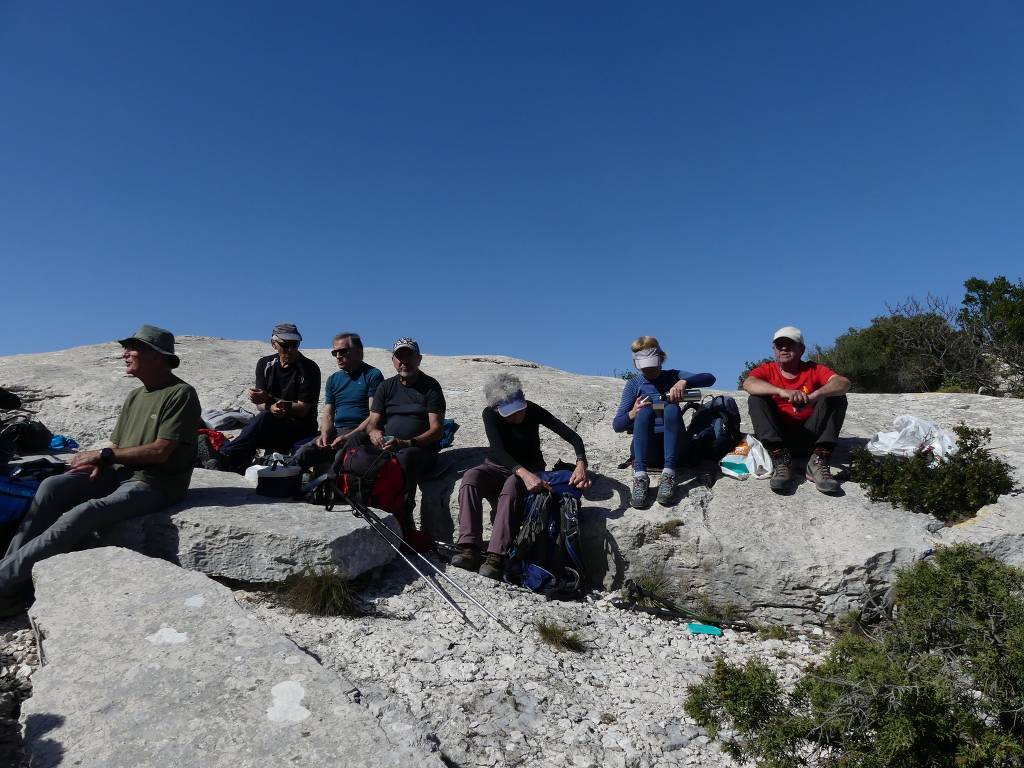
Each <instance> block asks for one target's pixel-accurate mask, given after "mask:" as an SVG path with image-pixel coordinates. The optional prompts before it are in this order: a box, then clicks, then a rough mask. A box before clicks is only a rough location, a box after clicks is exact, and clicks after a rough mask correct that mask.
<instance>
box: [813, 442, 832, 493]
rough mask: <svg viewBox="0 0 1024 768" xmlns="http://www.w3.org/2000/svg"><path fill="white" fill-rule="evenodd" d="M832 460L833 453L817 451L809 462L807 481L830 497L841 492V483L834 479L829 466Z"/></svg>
mask: <svg viewBox="0 0 1024 768" xmlns="http://www.w3.org/2000/svg"><path fill="white" fill-rule="evenodd" d="M831 458H832V454H831V452H829V451H818V450H816V451H815V452H814V453H812V454H811V458H810V459H809V460H808V462H807V481H808V482H810V483H814V487H815V488H817V489H818V490H819V491H821V492H822V493H827V494H830V495H831V494H836V493H838V492H839V481H838V480H836V479H835V478H834V477H832V472H831V471H830V470H829V466H828V465H829V461H830V460H831Z"/></svg>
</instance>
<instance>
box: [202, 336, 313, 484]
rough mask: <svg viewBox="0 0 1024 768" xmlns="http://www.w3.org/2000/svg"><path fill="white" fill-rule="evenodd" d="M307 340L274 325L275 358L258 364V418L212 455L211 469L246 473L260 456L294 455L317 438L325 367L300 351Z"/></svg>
mask: <svg viewBox="0 0 1024 768" xmlns="http://www.w3.org/2000/svg"><path fill="white" fill-rule="evenodd" d="M301 342H302V334H301V333H299V329H298V328H296V327H295V326H294V325H293V324H292V323H279V324H278V325H275V326H274V328H273V330H272V331H271V334H270V344H271V346H272V347H273V348H274V354H272V355H267V356H266V357H261V358H260V359H259V361H258V362H257V363H256V386H255V387H254V388H253V389H250V390H249V400H250V401H251V402H252V403H253V404H254V405H255V406H256V408H257V409H258V410H259V413H257V414H256V417H255V418H254V419H252V420H251V421H250V422H249V423H248V424H246V425H245V427H244V428H243V429H242V431H241V432H240V433H239V434H238V437H236V438H235V439H234V440H231V441H230V442H228V443H225V444H224V445H223V446H222V447H221V449H220V451H218V452H216V453H215V454H214V453H213V452H211V454H212V455H213V462H212V463H207V466H208V467H209V468H211V469H213V468H216V469H226V470H230V471H235V472H241V471H244V470H245V469H246V467H248V466H249V465H250V464H252V460H253V457H254V456H255V455H256V451H257V450H258V449H260V448H263V449H265V450H268V451H280V452H281V453H291V452H292V450H293V449H294V447H295V444H296V443H299V442H301V441H303V440H305V439H306V438H309V437H312V436H314V435H316V434H317V431H318V430H317V426H316V404H317V401H318V400H319V399H320V366H319V365H317V364H316V363H314V362H313V361H312V360H310V359H309V358H308V357H305V356H304V355H303V354H302V353H301V352H300V351H299V344H300V343H301Z"/></svg>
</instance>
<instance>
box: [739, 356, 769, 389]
mask: <svg viewBox="0 0 1024 768" xmlns="http://www.w3.org/2000/svg"><path fill="white" fill-rule="evenodd" d="M774 362H775V360H774V358H771V357H762V358H761V359H760V360H747V361H746V362H745V363H743V372H742V373H741V374H740V377H739V379H737V381H736V389H743V382H744V381H745V380H746V378H747V376H749V375H750V372H751V371H752V370H754V369H755V368H757V367H758V366H759V365H764V364H765V363H774Z"/></svg>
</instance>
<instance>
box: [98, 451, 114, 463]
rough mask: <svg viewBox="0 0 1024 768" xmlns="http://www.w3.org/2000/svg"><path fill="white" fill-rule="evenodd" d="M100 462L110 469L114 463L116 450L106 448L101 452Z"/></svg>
mask: <svg viewBox="0 0 1024 768" xmlns="http://www.w3.org/2000/svg"><path fill="white" fill-rule="evenodd" d="M100 462H101V463H102V464H106V465H107V466H108V467H109V466H110V465H111V464H113V463H114V449H113V448H104V449H103V450H101V451H100Z"/></svg>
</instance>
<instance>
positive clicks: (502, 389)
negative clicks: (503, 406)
mask: <svg viewBox="0 0 1024 768" xmlns="http://www.w3.org/2000/svg"><path fill="white" fill-rule="evenodd" d="M522 392H523V383H522V382H521V381H519V377H518V376H513V375H512V374H511V373H496V374H494V375H493V376H491V378H489V379H488V380H487V383H486V384H484V400H486V401H487V407H488V408H493V407H494V406H496V405H498V404H499V403H504V402H507V401H509V400H512V399H513V398H514V397H515V396H516V395H517V394H519V395H521V394H522Z"/></svg>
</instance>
